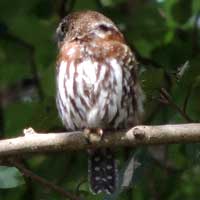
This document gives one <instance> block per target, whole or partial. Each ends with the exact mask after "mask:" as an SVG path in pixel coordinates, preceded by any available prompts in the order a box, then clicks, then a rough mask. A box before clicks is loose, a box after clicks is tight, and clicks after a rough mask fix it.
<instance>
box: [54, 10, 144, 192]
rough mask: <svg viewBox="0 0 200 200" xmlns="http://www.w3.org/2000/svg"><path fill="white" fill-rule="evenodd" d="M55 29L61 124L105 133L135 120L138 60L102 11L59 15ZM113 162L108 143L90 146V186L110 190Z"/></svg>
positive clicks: (139, 92)
mask: <svg viewBox="0 0 200 200" xmlns="http://www.w3.org/2000/svg"><path fill="white" fill-rule="evenodd" d="M56 35H57V43H58V57H57V65H56V85H57V86H56V88H57V89H56V91H57V94H56V103H57V109H58V112H59V115H60V118H61V120H62V122H63V125H64V126H65V127H66V129H67V130H72V131H75V130H84V129H89V130H92V132H95V130H96V132H97V134H98V133H99V132H100V133H101V134H102V135H105V134H107V133H108V131H109V132H110V131H113V133H114V132H115V130H117V129H120V128H128V127H130V126H134V125H136V124H138V120H139V117H140V115H141V113H142V110H143V108H142V101H143V94H142V90H141V87H140V84H139V82H138V65H137V61H136V59H135V56H134V54H133V52H132V51H131V49H130V48H129V46H128V45H127V44H126V41H125V39H124V36H123V34H122V33H121V32H120V30H119V29H118V28H117V26H116V25H115V24H114V23H113V22H112V21H111V20H110V19H109V18H107V17H105V16H104V15H103V14H101V13H98V12H95V11H80V12H74V13H71V14H69V15H68V16H66V17H65V18H64V19H62V21H61V22H60V24H59V25H58V28H57V30H56ZM99 130H100V131H99ZM116 168H117V167H116V162H115V159H114V154H113V152H112V150H111V147H110V148H94V149H91V150H89V170H88V171H89V182H90V188H91V190H92V191H93V192H94V193H97V194H98V193H100V192H105V193H108V194H110V193H113V192H115V190H116V189H117V169H116Z"/></svg>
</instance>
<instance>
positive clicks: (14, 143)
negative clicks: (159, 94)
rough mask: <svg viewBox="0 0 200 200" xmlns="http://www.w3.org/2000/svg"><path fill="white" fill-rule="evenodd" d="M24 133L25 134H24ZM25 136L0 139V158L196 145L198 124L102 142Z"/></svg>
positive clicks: (135, 131) (136, 131) (120, 134)
mask: <svg viewBox="0 0 200 200" xmlns="http://www.w3.org/2000/svg"><path fill="white" fill-rule="evenodd" d="M27 130H28V131H27ZM24 132H25V136H22V137H18V138H13V139H6V140H0V156H1V157H2V156H9V155H10V156H13V155H23V154H26V153H36V152H38V153H39V152H40V153H44V152H52V151H54V152H55V151H69V150H80V149H87V148H96V147H108V146H112V147H114V146H138V145H152V144H154V145H155V144H169V143H191V142H200V123H193V124H177V125H160V126H136V127H133V128H132V129H130V130H128V131H116V132H115V134H113V133H107V134H105V136H104V137H103V139H102V140H100V141H98V140H93V141H90V142H88V140H87V139H86V137H85V135H84V134H81V133H82V132H80V131H78V132H65V133H64V132H63V133H49V134H44V133H40V134H38V133H36V132H35V131H34V130H33V129H31V128H30V129H26V130H25V131H24Z"/></svg>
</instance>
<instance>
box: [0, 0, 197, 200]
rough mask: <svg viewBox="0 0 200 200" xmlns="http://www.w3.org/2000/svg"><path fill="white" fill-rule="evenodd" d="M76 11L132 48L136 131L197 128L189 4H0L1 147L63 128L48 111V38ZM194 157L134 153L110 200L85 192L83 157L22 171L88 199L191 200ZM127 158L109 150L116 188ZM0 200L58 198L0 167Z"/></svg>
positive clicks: (183, 148)
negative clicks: (115, 31) (140, 109)
mask: <svg viewBox="0 0 200 200" xmlns="http://www.w3.org/2000/svg"><path fill="white" fill-rule="evenodd" d="M83 9H92V10H96V11H99V12H102V13H104V14H105V15H106V16H108V17H110V18H111V19H112V20H113V21H114V22H115V23H116V24H117V25H118V26H119V27H120V29H121V30H122V32H123V33H124V35H125V37H126V40H127V43H128V44H129V45H130V46H131V48H132V49H133V51H134V53H135V55H136V57H137V60H138V61H139V63H140V80H141V84H142V87H143V90H144V92H145V95H146V101H145V115H144V119H143V123H144V124H153V125H154V124H170V123H171V124H172V123H173V124H175V123H188V122H198V120H199V116H200V92H199V91H200V1H199V0H84V1H83V0H29V1H27V0H15V1H7V0H0V138H1V139H3V138H11V137H17V136H19V135H21V134H22V130H23V129H24V128H27V127H29V126H31V127H33V128H34V129H35V130H37V131H38V132H39V131H42V132H50V131H51V132H52V131H57V132H58V131H61V130H64V128H63V126H62V124H61V122H60V120H59V119H58V114H57V111H56V107H55V60H56V54H57V46H56V43H55V40H54V33H55V29H56V26H57V25H58V23H59V21H60V20H61V18H62V17H63V16H65V15H66V14H67V13H69V12H71V11H77V10H83ZM199 150H200V145H198V144H186V145H184V144H175V145H166V146H159V147H151V148H146V147H140V148H138V149H137V150H136V153H135V154H136V156H135V157H136V158H135V159H136V160H137V164H134V166H135V168H136V170H135V171H134V176H133V178H132V179H131V180H128V181H129V183H128V184H127V185H126V186H124V187H123V188H121V189H120V191H118V193H117V194H115V195H113V196H111V197H108V196H104V195H98V196H96V197H95V196H93V195H92V194H91V193H90V192H89V189H88V183H87V155H86V153H85V152H67V153H51V154H43V155H41V154H40V155H29V156H26V157H24V163H25V165H26V167H27V168H28V169H31V170H32V171H33V172H34V173H36V174H38V175H40V176H42V177H44V178H46V179H47V180H49V181H51V182H53V183H55V184H57V185H59V186H61V187H62V188H64V189H66V190H67V191H71V192H73V193H77V194H79V195H81V196H82V197H85V199H88V200H89V199H123V200H131V199H135V200H142V199H148V200H149V199H152V200H159V199H162V200H164V199H168V200H176V199H177V200H178V199H184V200H187V199H188V200H196V199H199V196H200V190H199V185H200V165H199V163H200V151H199ZM130 152H131V151H130V150H123V149H118V150H116V154H117V157H118V165H119V166H120V169H121V170H120V180H122V179H126V176H125V174H127V173H125V172H127V168H128V167H130V163H131V162H128V161H127V160H129V161H131V155H132V153H130ZM135 163H136V162H135ZM138 163H139V164H138ZM49 166H51V167H49ZM128 175H129V174H128ZM124 177H125V178H124ZM0 199H2V200H25V199H29V200H36V199H37V200H57V199H64V198H62V197H61V195H59V194H57V193H55V192H53V191H52V190H50V189H46V188H45V187H43V186H41V185H40V184H39V183H37V182H34V181H32V180H31V179H29V178H23V177H22V176H21V174H20V173H19V171H18V170H17V169H16V168H12V167H5V166H0Z"/></svg>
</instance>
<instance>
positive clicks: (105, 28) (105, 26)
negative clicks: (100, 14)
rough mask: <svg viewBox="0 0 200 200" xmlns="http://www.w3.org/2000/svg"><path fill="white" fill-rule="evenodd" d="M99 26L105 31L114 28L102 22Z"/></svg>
mask: <svg viewBox="0 0 200 200" xmlns="http://www.w3.org/2000/svg"><path fill="white" fill-rule="evenodd" d="M98 28H99V29H100V30H101V31H104V32H107V31H110V30H112V27H110V26H108V25H106V24H100V25H99V26H98Z"/></svg>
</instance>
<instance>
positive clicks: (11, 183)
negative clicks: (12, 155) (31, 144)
mask: <svg viewBox="0 0 200 200" xmlns="http://www.w3.org/2000/svg"><path fill="white" fill-rule="evenodd" d="M22 184H24V179H23V177H22V175H21V173H20V172H19V170H18V169H16V168H15V167H6V166H0V188H2V189H7V188H14V187H17V186H20V185H22Z"/></svg>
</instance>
